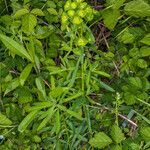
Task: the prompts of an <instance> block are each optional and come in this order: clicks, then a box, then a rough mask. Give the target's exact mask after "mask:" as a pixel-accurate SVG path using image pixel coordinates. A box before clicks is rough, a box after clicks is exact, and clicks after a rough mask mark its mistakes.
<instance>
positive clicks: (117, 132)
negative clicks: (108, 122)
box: [110, 125, 125, 144]
mask: <svg viewBox="0 0 150 150" xmlns="http://www.w3.org/2000/svg"><path fill="white" fill-rule="evenodd" d="M110 134H111V137H112V139H113V140H114V141H115V142H116V143H117V144H119V143H121V141H123V140H124V138H125V137H124V134H123V133H122V130H121V129H120V128H119V127H118V126H117V125H113V126H112V128H111V133H110Z"/></svg>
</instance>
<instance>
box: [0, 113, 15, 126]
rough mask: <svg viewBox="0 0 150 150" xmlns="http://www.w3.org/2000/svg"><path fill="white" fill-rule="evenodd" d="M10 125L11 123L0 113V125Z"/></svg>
mask: <svg viewBox="0 0 150 150" xmlns="http://www.w3.org/2000/svg"><path fill="white" fill-rule="evenodd" d="M11 124H12V121H11V120H10V119H8V118H7V117H6V116H5V115H3V114H1V113H0V125H6V126H9V125H11Z"/></svg>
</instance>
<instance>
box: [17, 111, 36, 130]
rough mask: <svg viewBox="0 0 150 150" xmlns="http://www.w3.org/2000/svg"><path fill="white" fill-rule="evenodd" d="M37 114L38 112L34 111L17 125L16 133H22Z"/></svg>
mask: <svg viewBox="0 0 150 150" xmlns="http://www.w3.org/2000/svg"><path fill="white" fill-rule="evenodd" d="M37 114H38V110H34V111H32V112H30V113H29V114H28V115H27V116H26V117H25V118H24V119H23V120H22V122H21V123H20V124H19V126H18V131H19V132H24V131H25V130H26V128H27V127H28V125H29V124H30V123H31V122H32V120H33V119H34V117H35V116H36V115H37Z"/></svg>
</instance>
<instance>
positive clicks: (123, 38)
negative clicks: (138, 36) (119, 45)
mask: <svg viewBox="0 0 150 150" xmlns="http://www.w3.org/2000/svg"><path fill="white" fill-rule="evenodd" d="M118 40H119V41H120V42H123V43H124V44H130V43H133V42H134V40H135V36H134V35H133V34H132V33H131V32H130V30H129V29H126V30H124V31H123V32H122V33H121V34H120V35H119V36H118Z"/></svg>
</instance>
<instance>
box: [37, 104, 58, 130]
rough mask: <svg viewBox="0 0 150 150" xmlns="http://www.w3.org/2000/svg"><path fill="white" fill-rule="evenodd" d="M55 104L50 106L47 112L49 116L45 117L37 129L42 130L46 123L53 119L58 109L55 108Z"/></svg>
mask: <svg viewBox="0 0 150 150" xmlns="http://www.w3.org/2000/svg"><path fill="white" fill-rule="evenodd" d="M54 108H55V106H53V107H51V108H49V109H48V110H47V111H46V113H47V114H48V115H47V117H46V118H45V119H43V121H42V122H41V123H40V125H39V126H38V128H37V131H39V130H41V129H42V128H44V127H45V126H46V124H47V123H48V121H49V120H50V119H51V117H52V116H53V114H54V112H55V111H56V109H54Z"/></svg>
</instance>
